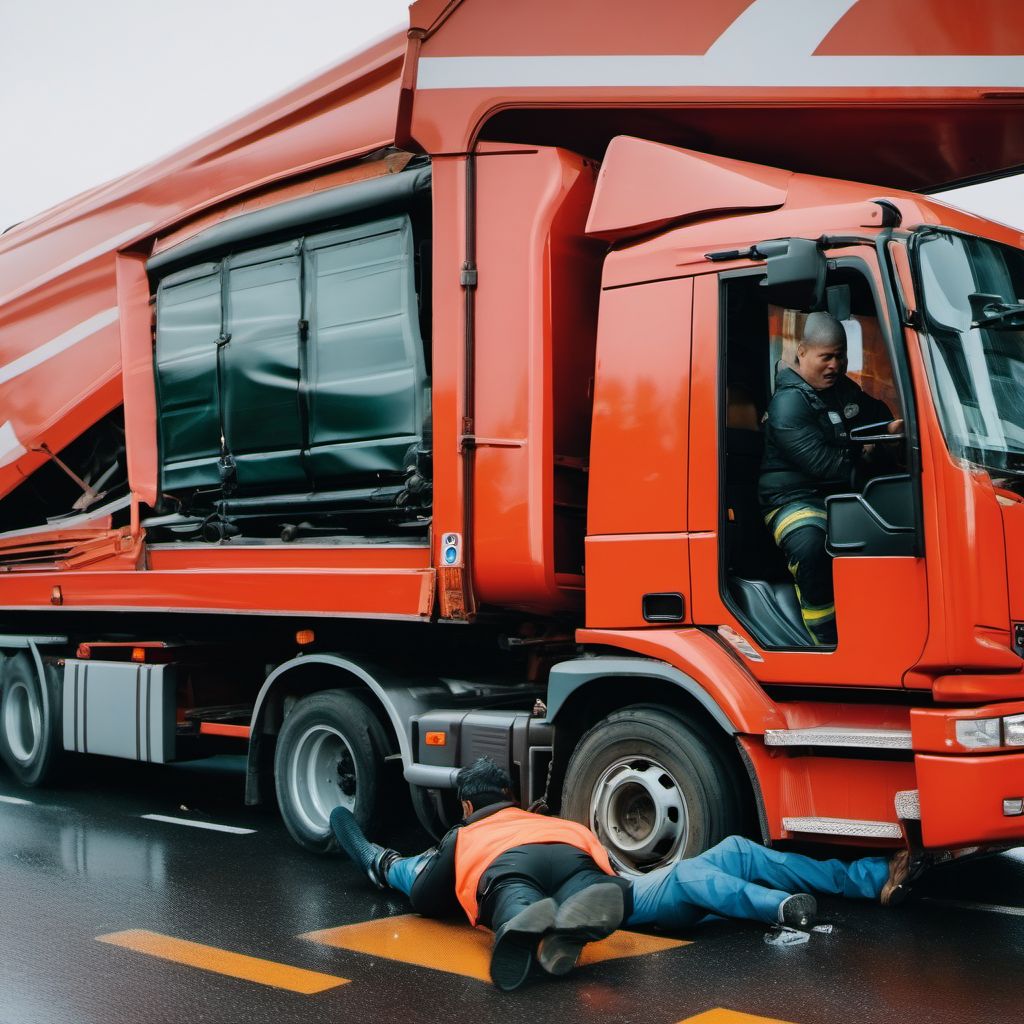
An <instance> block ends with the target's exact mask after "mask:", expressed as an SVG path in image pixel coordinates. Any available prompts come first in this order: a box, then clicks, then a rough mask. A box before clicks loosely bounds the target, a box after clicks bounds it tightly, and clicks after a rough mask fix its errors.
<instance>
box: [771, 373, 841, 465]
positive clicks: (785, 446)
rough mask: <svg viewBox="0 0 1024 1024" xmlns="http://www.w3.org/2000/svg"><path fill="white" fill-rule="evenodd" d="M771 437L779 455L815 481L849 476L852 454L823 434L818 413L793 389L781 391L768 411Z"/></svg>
mask: <svg viewBox="0 0 1024 1024" xmlns="http://www.w3.org/2000/svg"><path fill="white" fill-rule="evenodd" d="M768 425H769V427H770V428H771V432H772V439H773V440H774V442H775V444H776V446H777V447H778V449H779V451H780V452H781V453H782V455H783V456H784V457H785V458H786V459H788V460H789V461H790V462H792V463H793V465H794V466H796V467H797V468H798V469H800V470H801V471H802V472H804V473H806V474H807V476H809V477H813V478H814V479H815V480H822V481H824V480H842V479H844V478H845V477H847V476H849V474H850V470H851V468H852V466H853V453H852V452H851V450H850V449H849V448H846V447H839V446H838V445H836V444H835V442H834V441H833V440H832V439H831V438H829V437H826V436H825V434H824V432H823V431H822V429H821V425H820V423H819V420H818V414H817V413H816V412H815V411H814V410H813V409H812V408H811V407H810V405H809V404H808V403H807V400H806V399H805V398H804V397H803V396H802V395H800V394H799V393H798V392H797V391H796V390H794V389H789V388H788V389H786V390H785V391H782V392H780V393H779V394H777V395H776V396H775V398H774V399H773V400H772V405H771V409H770V410H769V414H768Z"/></svg>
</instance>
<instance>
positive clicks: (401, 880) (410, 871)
mask: <svg viewBox="0 0 1024 1024" xmlns="http://www.w3.org/2000/svg"><path fill="white" fill-rule="evenodd" d="M430 853H431V851H430V850H428V851H427V852H426V853H418V854H416V856H415V857H402V858H400V859H399V860H396V861H395V863H394V864H392V865H391V867H389V868H388V885H390V886H391V888H392V889H397V890H398V891H399V892H404V893H405V895H406V896H408V895H409V893H411V892H412V883H413V882H415V881H416V876H417V875H418V874H419V871H420V867H421V865H422V864H423V861H424V860H426V859H427V857H428V856H430Z"/></svg>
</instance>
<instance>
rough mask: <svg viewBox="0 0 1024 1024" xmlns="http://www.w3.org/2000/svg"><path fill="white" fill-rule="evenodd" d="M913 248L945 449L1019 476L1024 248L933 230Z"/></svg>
mask: <svg viewBox="0 0 1024 1024" xmlns="http://www.w3.org/2000/svg"><path fill="white" fill-rule="evenodd" d="M913 248H914V249H915V250H916V261H917V271H918V275H919V277H918V279H919V281H920V283H921V291H922V307H923V313H924V320H925V331H926V334H925V339H924V350H925V356H926V361H927V364H928V372H929V375H930V378H931V386H932V391H933V392H934V395H935V402H936V406H937V407H938V411H939V418H940V420H941V422H942V429H943V432H944V433H945V437H946V443H947V445H948V446H949V449H950V452H951V453H952V454H953V455H956V456H959V457H961V458H964V459H967V460H968V461H970V462H973V463H976V464H978V465H981V466H984V467H986V468H987V469H990V470H995V471H997V472H1001V473H1010V474H1014V475H1021V476H1024V298H1022V296H1024V252H1022V251H1020V250H1019V249H1014V248H1011V247H1010V246H1008V245H1000V244H999V243H998V242H991V241H988V240H987V239H983V238H976V237H973V236H969V235H961V234H955V233H954V232H951V231H943V230H935V229H928V230H926V231H924V232H922V233H921V234H919V235H918V237H917V245H916V246H914V247H913Z"/></svg>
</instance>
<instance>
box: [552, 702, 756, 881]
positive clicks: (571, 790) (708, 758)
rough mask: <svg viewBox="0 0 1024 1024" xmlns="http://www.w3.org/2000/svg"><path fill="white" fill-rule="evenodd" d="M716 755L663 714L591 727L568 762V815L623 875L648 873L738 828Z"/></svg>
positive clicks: (691, 729) (678, 718) (687, 722)
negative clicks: (590, 833) (588, 831)
mask: <svg viewBox="0 0 1024 1024" xmlns="http://www.w3.org/2000/svg"><path fill="white" fill-rule="evenodd" d="M723 769H724V765H723V762H722V758H721V755H720V754H719V753H718V752H717V750H716V749H715V748H714V746H713V745H712V743H710V742H709V741H708V740H705V739H704V738H702V737H701V735H700V732H699V729H698V727H697V726H696V725H695V723H694V722H693V721H692V720H691V719H688V718H687V717H685V716H684V715H682V714H679V713H677V712H674V711H670V710H668V709H666V708H655V707H634V708H624V709H623V710H621V711H616V712H614V713H613V714H611V715H609V716H608V717H607V718H606V719H604V720H603V721H601V722H599V723H598V724H597V725H595V726H594V727H593V728H592V729H591V730H590V731H589V732H587V733H586V734H585V735H584V736H583V738H582V739H581V740H580V742H579V745H578V746H577V747H576V750H575V751H574V752H573V755H572V757H571V759H570V760H569V767H568V769H567V771H566V776H565V785H564V788H563V801H562V805H563V808H564V810H565V815H566V817H568V818H572V819H573V820H574V821H579V822H582V823H583V824H584V825H587V826H588V827H589V828H590V829H592V830H593V831H594V832H595V833H596V834H597V836H598V838H599V839H600V840H601V842H602V843H603V844H604V846H605V848H606V849H607V850H608V853H609V856H610V857H611V859H612V861H613V863H614V864H615V866H616V867H617V868H618V869H619V870H620V871H622V872H623V873H625V874H639V873H646V872H647V871H653V870H654V869H656V868H659V867H662V866H664V865H666V864H671V863H674V862H675V861H677V860H680V859H682V858H684V857H692V856H694V855H696V854H698V853H701V852H702V851H704V850H707V849H709V848H710V847H711V846H714V845H715V843H717V842H719V841H720V840H722V839H724V838H725V837H726V836H727V835H730V834H731V833H732V832H733V831H735V830H736V828H737V826H738V824H739V822H738V821H735V820H733V819H735V818H736V817H737V814H736V807H737V801H736V800H735V798H734V797H733V795H732V794H730V793H729V792H728V790H727V788H726V787H727V776H726V774H725V772H724V770H723Z"/></svg>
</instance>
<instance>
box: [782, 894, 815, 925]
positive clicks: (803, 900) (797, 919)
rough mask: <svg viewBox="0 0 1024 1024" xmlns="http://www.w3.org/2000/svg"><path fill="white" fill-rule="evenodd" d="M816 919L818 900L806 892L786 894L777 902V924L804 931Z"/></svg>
mask: <svg viewBox="0 0 1024 1024" xmlns="http://www.w3.org/2000/svg"><path fill="white" fill-rule="evenodd" d="M817 919H818V901H817V900H816V899H815V898H814V897H813V896H811V895H810V893H806V892H798V893H795V894H794V895H792V896H787V897H786V898H785V899H784V900H783V901H782V902H781V903H780V904H779V924H783V925H785V926H786V927H787V928H799V929H801V930H802V931H806V930H807V929H808V928H810V927H812V926H813V925H814V922H815V921H816V920H817Z"/></svg>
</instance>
